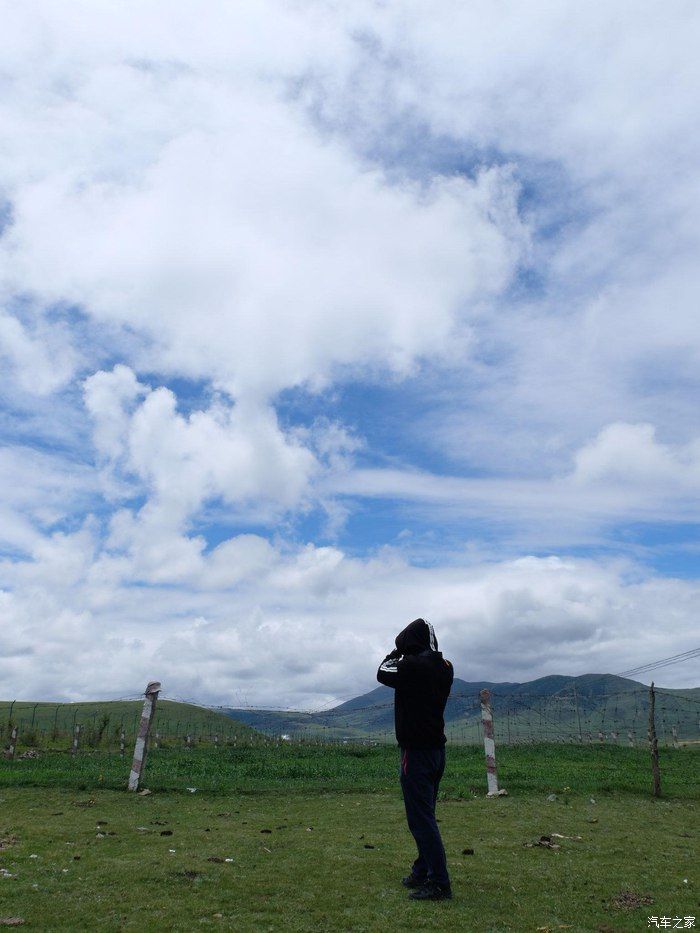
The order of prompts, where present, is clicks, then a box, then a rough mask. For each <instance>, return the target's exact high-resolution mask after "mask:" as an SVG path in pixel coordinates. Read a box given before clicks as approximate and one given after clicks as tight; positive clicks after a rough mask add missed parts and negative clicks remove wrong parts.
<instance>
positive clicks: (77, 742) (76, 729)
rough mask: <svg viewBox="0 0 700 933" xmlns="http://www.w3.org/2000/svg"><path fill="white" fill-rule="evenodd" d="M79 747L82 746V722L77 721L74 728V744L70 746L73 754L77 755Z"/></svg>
mask: <svg viewBox="0 0 700 933" xmlns="http://www.w3.org/2000/svg"><path fill="white" fill-rule="evenodd" d="M79 747H80V723H76V724H75V726H74V728H73V744H72V745H71V747H70V753H71V755H77V754H78V748H79Z"/></svg>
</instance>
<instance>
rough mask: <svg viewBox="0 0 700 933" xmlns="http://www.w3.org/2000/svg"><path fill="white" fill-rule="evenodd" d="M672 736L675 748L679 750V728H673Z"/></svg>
mask: <svg viewBox="0 0 700 933" xmlns="http://www.w3.org/2000/svg"><path fill="white" fill-rule="evenodd" d="M671 735H672V737H673V747H674V748H678V727H677V726H671Z"/></svg>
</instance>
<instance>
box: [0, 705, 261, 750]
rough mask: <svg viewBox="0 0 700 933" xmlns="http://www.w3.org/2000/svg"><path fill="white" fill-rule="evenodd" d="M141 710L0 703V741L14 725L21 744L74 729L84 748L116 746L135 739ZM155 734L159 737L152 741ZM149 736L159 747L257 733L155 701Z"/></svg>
mask: <svg viewBox="0 0 700 933" xmlns="http://www.w3.org/2000/svg"><path fill="white" fill-rule="evenodd" d="M142 709H143V701H142V700H100V701H95V702H91V703H34V702H31V701H26V700H22V701H19V700H18V701H15V702H12V701H6V702H0V738H2V739H3V740H4V741H7V739H8V737H9V731H10V729H11V728H12V726H17V727H18V729H19V743H20V744H21V745H32V744H42V745H44V744H55V745H57V746H61V745H65V744H66V743H67V742H68V743H70V739H71V736H72V735H73V733H74V729H75V726H76V725H80V727H81V737H80V742H81V744H82V745H85V746H90V745H92V746H100V747H104V748H115V749H117V748H118V747H119V742H120V735H121V733H122V732H124V735H125V741H129V742H131V741H133V739H134V737H135V735H136V732H137V731H138V726H139V722H140V719H141V711H142ZM156 733H157V739H156ZM151 734H152V738H153V739H155V740H157V741H158V742H159V743H161V744H163V745H171V744H174V743H185V742H186V736H187V735H190V737H191V742H192V743H193V744H194V743H197V742H213V741H214V737H215V736H216V737H217V741H218V742H221V743H224V742H233V741H236V742H238V741H253V740H254V739H255V737H256V736H257V735H258V733H257V732H256V731H255V730H254V729H252V728H251V727H250V726H248V725H245V724H243V723H241V722H239V721H238V720H236V719H235V718H232V717H231V716H227V715H224V714H222V713H220V712H217V711H214V710H209V709H206V708H204V707H201V706H194V705H192V704H190V703H176V702H175V701H173V700H159V701H158V704H157V706H156V716H155V720H154V723H153V727H152V732H151Z"/></svg>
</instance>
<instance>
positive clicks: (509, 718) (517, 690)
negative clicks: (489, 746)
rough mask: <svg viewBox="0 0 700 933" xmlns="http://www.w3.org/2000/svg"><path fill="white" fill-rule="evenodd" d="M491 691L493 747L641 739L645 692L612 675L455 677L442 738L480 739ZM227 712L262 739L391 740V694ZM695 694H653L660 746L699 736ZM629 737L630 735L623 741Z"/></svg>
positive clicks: (698, 694)
mask: <svg viewBox="0 0 700 933" xmlns="http://www.w3.org/2000/svg"><path fill="white" fill-rule="evenodd" d="M484 688H487V689H489V690H490V691H491V693H492V700H491V705H492V709H493V713H494V722H495V728H496V737H497V739H498V740H500V741H512V742H515V741H527V740H542V741H545V740H550V741H574V740H581V739H583V740H584V741H588V740H589V736H590V740H593V741H599V737H598V733H599V732H602V733H603V736H604V740H607V741H617V742H620V743H624V742H630V741H640V740H641V739H642V738H643V737H644V736H645V735H646V729H647V721H648V694H649V688H648V687H647V686H646V685H644V684H641V683H638V682H636V681H634V680H628V679H627V678H624V677H618V676H616V675H614V674H583V675H581V676H579V677H574V678H572V677H566V676H563V675H552V676H549V677H542V678H539V679H538V680H533V681H529V682H527V683H491V682H487V681H479V682H471V683H469V682H467V681H464V680H460V679H459V678H457V679H455V682H454V685H453V689H452V694H451V696H450V699H449V700H448V703H447V708H446V710H445V724H446V732H447V735H448V737H449V738H450V739H452V740H454V741H464V742H472V741H480V736H481V731H480V730H481V723H480V720H481V710H480V704H479V692H480V691H481V690H482V689H484ZM227 712H228V714H229V715H231V716H232V717H234V718H236V719H237V720H239V721H240V722H243V723H246V724H247V725H249V726H251V727H253V728H254V729H257V730H259V731H261V732H265V733H267V734H268V735H278V736H279V735H288V736H290V737H291V738H299V737H308V738H309V739H311V738H325V739H328V740H331V741H344V740H348V741H351V740H357V739H372V740H375V741H393V740H394V739H393V721H394V713H393V690H391V689H390V688H389V687H384V686H378V687H376V688H375V689H374V690H371V691H369V692H368V693H365V694H362V695H361V696H358V697H355V698H354V699H352V700H348V701H347V702H345V703H341V704H340V705H339V706H336V707H334V708H332V709H329V710H323V711H319V712H300V711H293V710H259V709H240V708H237V709H230V710H227ZM699 714H700V688H692V689H687V690H672V689H668V690H660V692H659V693H658V695H657V714H656V721H657V730H658V732H659V738H660V740H661V741H662V742H663V741H668V742H672V741H673V740H674V736H673V729H674V728H675V730H676V737H677V738H678V739H679V740H680V741H690V740H697V739H698V738H700V735H699V729H698V718H699ZM629 733H631V737H630V735H629Z"/></svg>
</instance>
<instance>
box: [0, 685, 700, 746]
mask: <svg viewBox="0 0 700 933" xmlns="http://www.w3.org/2000/svg"><path fill="white" fill-rule="evenodd" d="M655 694H656V711H655V720H656V729H657V735H658V742H659V745H661V746H662V747H679V746H681V745H689V744H696V743H700V696H698V697H697V698H696V697H693V696H688V695H687V692H685V693H684V692H682V691H671V690H662V689H658V688H655ZM490 702H491V708H492V710H493V729H494V739H495V741H496V742H497V744H499V745H514V744H522V743H540V742H551V743H567V744H582V745H595V744H598V745H600V744H608V745H624V746H630V747H635V746H642V745H645V744H646V742H647V739H648V736H647V732H648V717H649V688H647V687H641V686H640V687H639V688H635V689H630V690H624V691H620V692H617V693H609V694H595V693H591V694H584V693H582V692H581V690H580V688H579V689H578V690H577V689H576V688H573V689H569V690H566V691H561V692H559V693H558V694H555V695H539V694H537V693H532V692H521V693H518V692H499V691H497V690H492V691H491V699H490ZM142 703H143V694H141V695H133V696H128V697H120V698H119V699H118V700H110V701H106V700H105V701H102V702H100V701H96V702H94V703H65V704H63V703H56V704H50V703H28V702H22V701H10V702H6V703H0V739H2V741H3V743H4V744H5V746H6V747H9V742H10V740H11V738H12V732H13V730H15V738H14V743H15V745H16V747H17V750H18V751H21V750H22V749H29V748H51V749H56V750H60V749H61V748H64V749H66V750H69V749H74V750H75V751H76V752H80V751H90V750H94V749H100V750H102V751H106V752H112V753H114V754H118V755H121V756H124V755H126V754H128V753H129V746H133V743H134V741H135V739H136V736H137V735H138V731H139V726H140V720H141V706H142ZM445 719H446V734H447V740H448V742H449V743H450V744H455V745H460V744H461V745H481V744H482V742H483V738H484V736H483V726H482V718H481V705H480V700H479V696H478V694H463V693H455V694H452V695H451V697H450V699H449V701H448V706H447V709H446V713H445ZM76 736H77V740H76ZM266 740H267V741H275V742H292V743H293V742H307V743H308V742H317V743H332V744H352V743H360V744H364V743H394V742H395V738H394V724H393V698H390V699H388V700H387V701H386V702H382V703H373V704H370V705H367V706H361V707H352V708H350V709H347V708H343V707H341V708H337V707H336V708H333V709H321V710H298V709H293V708H276V709H269V710H267V709H260V708H231V707H225V706H215V705H207V704H202V703H196V701H192V700H191V699H183V698H180V697H170V696H167V695H166V696H162V697H161V698H160V701H159V703H158V712H157V714H156V716H155V719H154V723H153V727H152V730H151V735H150V745H151V748H152V749H154V750H155V749H158V748H173V747H184V748H193V747H195V746H201V745H210V746H212V747H213V748H216V747H224V746H226V745H245V744H256V743H260V742H264V741H266ZM76 741H77V747H76Z"/></svg>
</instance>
